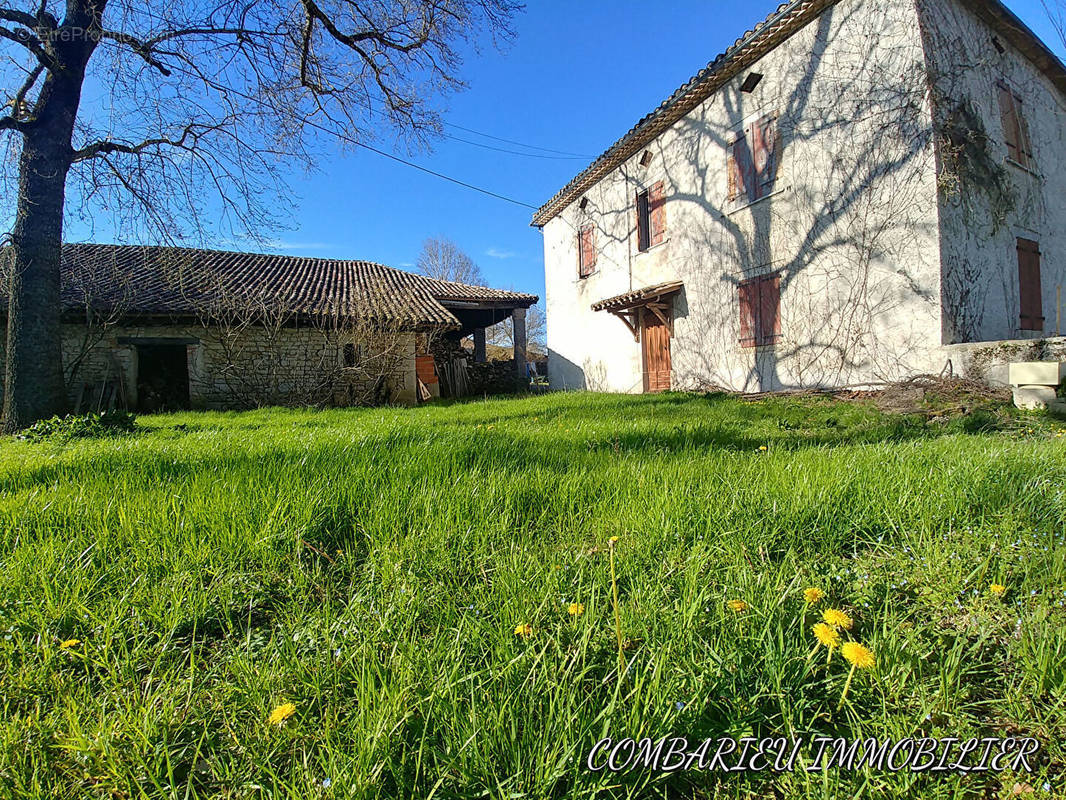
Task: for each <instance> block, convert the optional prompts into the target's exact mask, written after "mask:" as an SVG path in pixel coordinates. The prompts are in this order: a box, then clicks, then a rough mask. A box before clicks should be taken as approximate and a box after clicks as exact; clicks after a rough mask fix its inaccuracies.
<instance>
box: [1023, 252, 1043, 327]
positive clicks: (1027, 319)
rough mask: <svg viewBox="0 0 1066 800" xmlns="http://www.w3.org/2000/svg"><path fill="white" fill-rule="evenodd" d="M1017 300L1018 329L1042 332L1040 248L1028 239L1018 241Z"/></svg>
mask: <svg viewBox="0 0 1066 800" xmlns="http://www.w3.org/2000/svg"><path fill="white" fill-rule="evenodd" d="M1017 246H1018V299H1019V301H1020V302H1019V305H1020V306H1021V309H1020V310H1021V319H1020V323H1019V328H1021V330H1023V331H1042V330H1044V315H1043V304H1042V302H1041V296H1040V295H1041V291H1040V288H1041V287H1040V246H1039V245H1038V244H1037V243H1036V242H1034V241H1032V240H1030V239H1018V245H1017Z"/></svg>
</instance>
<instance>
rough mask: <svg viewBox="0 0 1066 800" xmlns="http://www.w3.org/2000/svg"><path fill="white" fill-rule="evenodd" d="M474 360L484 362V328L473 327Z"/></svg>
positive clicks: (479, 362)
mask: <svg viewBox="0 0 1066 800" xmlns="http://www.w3.org/2000/svg"><path fill="white" fill-rule="evenodd" d="M474 361H476V362H477V363H478V364H484V363H485V329H484V328H474Z"/></svg>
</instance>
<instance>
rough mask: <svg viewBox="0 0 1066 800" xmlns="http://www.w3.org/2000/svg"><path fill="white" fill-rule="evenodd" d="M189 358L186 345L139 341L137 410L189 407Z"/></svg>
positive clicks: (150, 411) (147, 411) (151, 411)
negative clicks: (143, 342)
mask: <svg viewBox="0 0 1066 800" xmlns="http://www.w3.org/2000/svg"><path fill="white" fill-rule="evenodd" d="M189 405H190V404H189V359H188V353H187V349H186V346H185V345H184V344H140V343H138V344H137V410H138V411H143V412H146V413H154V412H157V411H180V410H183V409H187V408H189Z"/></svg>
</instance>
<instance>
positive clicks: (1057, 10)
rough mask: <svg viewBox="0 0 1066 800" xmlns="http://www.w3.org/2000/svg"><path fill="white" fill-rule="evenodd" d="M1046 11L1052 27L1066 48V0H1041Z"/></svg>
mask: <svg viewBox="0 0 1066 800" xmlns="http://www.w3.org/2000/svg"><path fill="white" fill-rule="evenodd" d="M1040 4H1041V5H1042V6H1043V7H1044V11H1045V13H1046V14H1047V16H1048V19H1049V20H1050V21H1051V27H1053V28H1054V29H1055V33H1057V34H1058V35H1059V41H1060V42H1061V43H1062V46H1063V48H1064V49H1066V0H1040Z"/></svg>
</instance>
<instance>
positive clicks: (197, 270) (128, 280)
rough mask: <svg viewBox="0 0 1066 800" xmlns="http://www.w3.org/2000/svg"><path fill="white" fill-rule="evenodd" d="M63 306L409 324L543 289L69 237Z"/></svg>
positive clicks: (526, 302) (361, 264)
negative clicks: (460, 304)
mask: <svg viewBox="0 0 1066 800" xmlns="http://www.w3.org/2000/svg"><path fill="white" fill-rule="evenodd" d="M61 299H62V304H63V309H64V311H65V312H68V313H70V312H78V311H84V309H85V307H86V304H87V301H88V303H89V304H90V305H92V307H93V308H94V309H96V310H98V311H101V312H105V311H111V310H118V311H120V312H121V313H122V314H124V315H127V316H186V315H208V316H211V315H215V314H225V313H229V312H233V311H238V310H245V309H255V308H256V307H258V306H263V307H269V308H271V309H274V310H278V311H282V312H285V313H292V314H300V315H311V316H314V315H328V316H333V315H336V316H340V317H349V318H364V319H373V320H375V321H379V322H382V323H385V324H390V325H395V326H397V327H401V328H404V329H417V330H422V329H427V328H456V327H459V320H458V318H457V317H456V316H455V314H453V313H452V311H450V310H449V309H448V308H447V304H448V303H449V302H457V301H464V302H472V303H487V304H492V305H494V306H497V307H498V306H503V307H517V308H528V307H529V306H531V305H532V304H533V303H535V302H536V301H537V297H536V296H535V295H531V294H524V293H521V292H509V291H503V290H500V289H490V288H487V287H484V286H468V285H466V284H461V283H452V282H449V281H442V280H436V279H434V278H427V277H425V276H423V275H416V274H414V273H411V272H404V271H402V270H398V269H393V268H392V267H387V266H385V265H383V264H376V263H374V262H370V261H340V260H333V259H324V258H303V257H299V256H282V255H267V254H260V253H235V252H227V251H220V250H199V249H191V248H180V247H141V246H133V245H105V244H67V245H64V246H63V262H62V290H61Z"/></svg>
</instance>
